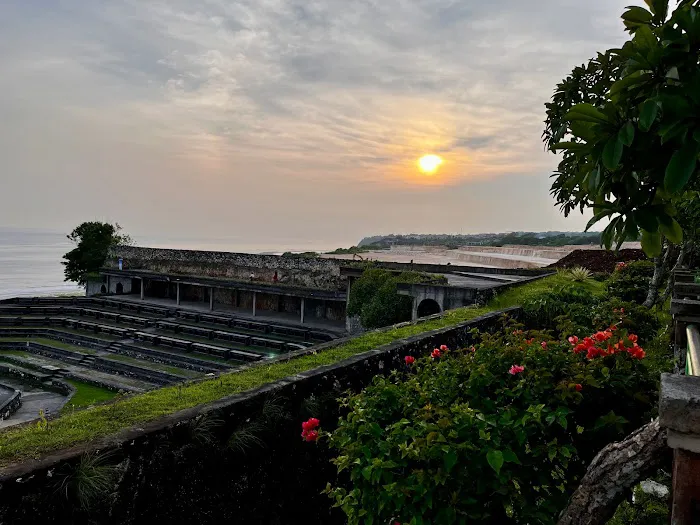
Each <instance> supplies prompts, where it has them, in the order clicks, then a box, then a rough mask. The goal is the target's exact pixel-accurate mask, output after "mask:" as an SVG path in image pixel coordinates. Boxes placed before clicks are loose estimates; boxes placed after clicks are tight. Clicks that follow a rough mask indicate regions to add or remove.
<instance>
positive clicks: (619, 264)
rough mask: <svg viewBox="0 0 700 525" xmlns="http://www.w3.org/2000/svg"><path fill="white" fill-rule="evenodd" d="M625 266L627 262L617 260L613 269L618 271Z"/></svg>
mask: <svg viewBox="0 0 700 525" xmlns="http://www.w3.org/2000/svg"><path fill="white" fill-rule="evenodd" d="M625 268H627V264H625V263H623V262H619V263H617V264H616V265H615V271H617V272H619V271H620V270H624V269H625Z"/></svg>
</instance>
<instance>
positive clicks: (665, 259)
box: [644, 244, 673, 308]
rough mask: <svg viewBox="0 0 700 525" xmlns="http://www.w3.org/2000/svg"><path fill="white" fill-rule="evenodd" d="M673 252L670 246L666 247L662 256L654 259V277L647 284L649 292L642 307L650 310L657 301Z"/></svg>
mask: <svg viewBox="0 0 700 525" xmlns="http://www.w3.org/2000/svg"><path fill="white" fill-rule="evenodd" d="M672 250H673V248H672V246H671V245H670V244H667V245H666V249H665V250H664V253H663V255H661V256H659V257H657V258H656V259H654V263H655V264H654V275H653V276H652V278H651V281H650V282H649V291H648V293H647V298H646V300H645V301H644V306H646V307H647V308H651V307H652V306H654V305H655V304H656V302H657V301H658V299H659V290H660V289H661V285H662V284H663V282H664V278H665V277H666V274H667V273H668V267H669V266H670V262H671V251H672Z"/></svg>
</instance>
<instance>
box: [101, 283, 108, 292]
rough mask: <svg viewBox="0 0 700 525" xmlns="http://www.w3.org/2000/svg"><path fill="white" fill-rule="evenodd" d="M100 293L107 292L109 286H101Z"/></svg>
mask: <svg viewBox="0 0 700 525" xmlns="http://www.w3.org/2000/svg"><path fill="white" fill-rule="evenodd" d="M100 293H107V287H106V286H105V285H104V284H103V285H102V286H100Z"/></svg>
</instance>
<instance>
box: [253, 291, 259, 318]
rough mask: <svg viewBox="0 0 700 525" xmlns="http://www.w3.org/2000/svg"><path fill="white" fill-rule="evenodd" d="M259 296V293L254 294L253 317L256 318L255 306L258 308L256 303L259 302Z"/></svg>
mask: <svg viewBox="0 0 700 525" xmlns="http://www.w3.org/2000/svg"><path fill="white" fill-rule="evenodd" d="M257 295H258V293H257V292H253V317H255V306H256V305H255V303H256V302H257V300H258V298H257Z"/></svg>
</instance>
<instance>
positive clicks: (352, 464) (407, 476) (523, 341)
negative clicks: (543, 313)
mask: <svg viewBox="0 0 700 525" xmlns="http://www.w3.org/2000/svg"><path fill="white" fill-rule="evenodd" d="M510 330H512V329H509V331H508V332H507V335H503V334H501V335H496V336H490V335H484V336H482V337H483V339H482V342H481V344H479V345H478V347H476V348H473V349H466V350H456V351H451V352H443V353H442V355H440V356H439V357H436V358H434V359H431V358H422V359H418V360H416V361H415V363H413V364H407V365H406V370H405V371H402V372H394V373H393V374H391V375H390V376H389V377H378V378H376V379H375V380H374V382H373V384H372V385H371V386H370V387H368V388H367V389H365V390H364V391H363V392H362V393H360V394H358V395H353V396H350V397H349V398H347V399H346V400H345V401H344V406H345V407H346V408H347V409H348V412H349V413H348V415H347V416H346V417H344V418H343V419H341V421H340V422H339V427H338V428H337V430H336V431H335V432H333V433H332V434H331V436H330V441H329V442H330V446H331V447H332V448H333V449H335V450H337V451H338V456H337V458H336V459H335V463H336V465H337V467H338V470H339V472H341V473H346V475H347V479H348V484H347V486H346V487H343V486H339V487H330V486H329V487H328V489H327V492H328V493H329V495H330V496H331V497H332V498H333V499H334V500H335V504H336V506H339V507H341V508H342V509H343V511H344V512H345V513H346V514H347V516H348V522H349V523H350V524H351V525H353V524H359V523H382V524H383V523H394V522H398V523H402V524H412V525H416V524H422V523H431V524H452V523H493V524H496V523H498V524H505V523H530V524H548V523H554V522H555V521H556V516H557V515H558V513H559V512H560V511H561V509H562V508H563V507H564V506H565V505H566V503H567V500H568V497H569V495H570V493H571V491H572V490H573V489H574V488H575V487H576V485H577V484H578V482H579V479H580V478H581V477H582V475H583V474H584V472H585V469H586V467H587V465H588V463H589V462H590V461H591V459H592V458H593V456H594V455H595V454H596V453H597V452H598V451H599V450H600V449H601V448H602V447H603V446H604V445H605V444H607V443H609V442H610V441H613V440H617V439H620V438H622V437H624V436H625V435H626V434H627V433H628V432H629V431H631V430H633V429H634V428H636V427H638V426H640V425H641V424H643V423H644V422H645V421H647V420H648V418H649V417H650V416H651V412H652V410H653V405H654V401H655V397H656V390H657V376H656V374H655V373H654V372H650V370H649V369H648V368H647V366H646V365H645V362H644V360H643V359H639V358H640V357H642V356H643V351H641V350H640V349H639V348H638V347H635V346H633V343H632V342H631V340H629V339H628V337H627V334H626V332H624V331H619V332H614V333H613V332H601V333H600V334H595V337H594V338H592V339H587V340H586V341H585V342H584V341H582V342H579V341H577V340H576V339H572V343H569V342H556V341H551V340H550V339H549V336H548V335H547V334H546V333H542V332H530V333H523V332H521V331H520V330H515V331H513V332H512V333H510ZM598 339H601V341H598ZM602 339H604V340H602ZM618 340H619V341H622V343H618ZM543 342H544V344H543ZM609 343H612V344H610V345H609ZM572 345H573V346H572ZM581 347H583V348H581ZM572 349H575V350H576V352H574V351H572ZM634 356H636V358H635V357H634ZM409 362H410V359H409V360H407V363H409Z"/></svg>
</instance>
